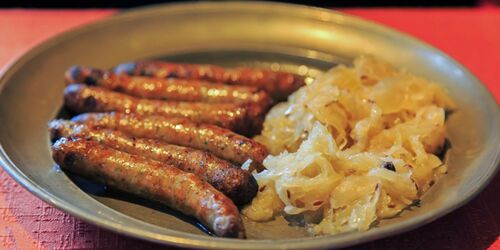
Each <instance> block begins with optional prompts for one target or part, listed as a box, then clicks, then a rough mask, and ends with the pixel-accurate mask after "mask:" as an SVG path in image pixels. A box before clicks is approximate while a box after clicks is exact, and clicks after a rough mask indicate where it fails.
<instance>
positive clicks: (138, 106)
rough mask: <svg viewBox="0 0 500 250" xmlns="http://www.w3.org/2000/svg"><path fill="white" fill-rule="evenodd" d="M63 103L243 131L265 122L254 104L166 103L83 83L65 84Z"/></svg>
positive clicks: (249, 131) (76, 108)
mask: <svg viewBox="0 0 500 250" xmlns="http://www.w3.org/2000/svg"><path fill="white" fill-rule="evenodd" d="M64 105H65V106H66V107H67V108H68V109H70V110H72V111H74V112H76V113H84V112H109V111H118V112H123V113H137V114H141V115H144V114H155V115H162V116H169V117H186V118H189V119H190V120H192V121H194V122H203V123H210V124H215V125H218V126H220V127H224V128H228V129H230V130H233V131H236V132H239V133H242V134H252V132H253V131H259V130H260V127H261V126H262V121H263V110H261V109H260V108H259V107H258V106H255V105H250V104H244V105H241V104H232V103H194V102H165V101H160V100H149V99H141V98H136V97H132V96H129V95H125V94H120V93H117V92H113V91H111V90H107V89H104V88H100V87H91V86H86V85H83V84H71V85H68V86H67V87H66V89H65V91H64Z"/></svg>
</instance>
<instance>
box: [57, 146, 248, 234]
mask: <svg viewBox="0 0 500 250" xmlns="http://www.w3.org/2000/svg"><path fill="white" fill-rule="evenodd" d="M52 158H53V159H54V161H55V162H56V163H57V164H58V165H59V166H60V167H61V168H62V169H64V170H66V171H69V172H72V173H75V174H77V175H80V176H82V177H85V178H89V179H92V180H94V181H96V182H99V183H103V184H105V185H108V186H110V187H113V188H116V189H118V190H122V191H125V192H129V193H133V194H136V195H139V196H141V197H144V198H147V199H152V200H156V201H159V202H161V203H163V204H165V205H167V206H169V207H171V208H173V209H176V210H178V211H180V212H182V213H184V214H186V215H189V216H193V217H196V218H197V219H198V220H199V221H200V222H201V223H203V224H204V225H206V226H207V227H208V228H210V229H211V230H212V231H213V232H214V233H215V234H216V235H217V236H221V237H233V238H245V229H244V226H243V222H242V220H241V217H240V215H239V212H238V208H237V207H236V206H235V205H234V204H233V202H232V201H231V200H230V199H229V198H227V197H226V196H225V195H224V194H222V193H221V192H219V191H217V190H216V189H215V188H213V187H212V186H210V184H208V183H206V182H204V181H202V180H200V179H199V178H198V177H196V176H195V175H194V174H191V173H186V172H183V171H182V170H180V169H178V168H175V167H173V166H170V165H168V164H164V163H161V162H159V161H155V160H151V159H147V158H144V157H141V156H137V155H131V154H128V153H124V152H121V151H118V150H115V149H112V148H108V147H105V146H103V145H101V144H99V143H98V142H94V141H86V140H82V139H76V140H70V139H67V138H62V139H60V140H58V141H57V142H55V144H54V145H53V146H52Z"/></svg>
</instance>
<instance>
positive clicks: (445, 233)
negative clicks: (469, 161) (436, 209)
mask: <svg viewBox="0 0 500 250" xmlns="http://www.w3.org/2000/svg"><path fill="white" fill-rule="evenodd" d="M344 11H346V12H348V13H350V14H354V15H358V16H361V17H365V18H368V19H371V20H375V21H377V22H380V23H383V24H386V25H389V26H392V27H394V28H396V29H399V30H402V31H405V32H407V33H410V34H412V35H414V36H416V37H418V38H420V39H422V40H424V41H426V42H428V43H430V44H432V45H434V46H436V47H438V48H439V49H441V50H443V51H445V52H446V53H448V54H449V55H451V56H452V57H454V58H455V59H457V60H458V61H459V62H461V63H462V64H464V65H465V66H466V67H467V68H469V69H470V70H471V71H472V72H473V73H474V74H476V75H477V76H478V77H479V78H480V79H481V80H482V81H483V82H484V83H485V84H486V85H487V87H488V88H489V89H490V91H491V92H492V93H493V95H494V96H495V98H496V100H497V102H500V83H499V81H500V75H499V74H498V73H499V72H500V67H499V64H500V8H495V7H481V8H477V9H467V8H466V9H348V10H344ZM113 12H114V11H110V10H62V11H52V10H0V68H3V67H4V66H5V65H6V64H7V63H8V62H9V61H10V60H13V58H15V57H17V56H19V55H20V54H22V53H23V52H24V51H26V50H27V49H29V48H30V47H32V46H33V45H35V44H37V43H39V42H41V41H43V40H45V39H46V38H48V37H51V36H53V35H55V34H57V33H60V32H61V31H64V30H68V29H70V28H73V27H76V26H79V25H82V24H84V23H88V22H91V21H94V20H97V19H101V18H104V17H106V16H109V15H111V14H112V13H113ZM0 124H1V122H0ZM499 194H500V175H497V176H496V178H495V179H494V180H493V182H492V183H491V184H490V185H489V186H488V187H487V188H486V189H485V190H484V191H483V192H482V193H481V194H480V195H479V196H478V197H476V198H475V199H474V200H472V201H471V202H470V203H469V204H467V205H465V206H464V207H462V208H460V209H458V210H456V211H454V212H452V213H451V214H449V215H447V216H445V217H443V218H441V219H439V220H437V221H435V222H433V223H431V224H429V225H426V226H424V227H421V228H419V229H417V230H414V231H411V232H408V233H405V234H402V235H399V236H395V237H391V238H387V239H383V240H379V241H375V242H371V243H368V244H364V245H361V246H358V247H356V248H359V249H398V250H399V249H487V248H489V249H500V237H499V235H500V198H499V197H498V195H499ZM89 248H99V249H136V248H141V249H142V248H144V249H146V248H148V249H149V248H160V246H158V245H155V244H152V243H148V242H144V241H141V240H136V239H132V238H128V237H125V236H121V235H118V234H115V233H112V232H109V231H106V230H103V229H100V228H97V227H95V226H92V225H89V224H87V223H85V222H82V221H80V220H78V219H76V218H74V217H73V216H70V215H67V214H65V213H63V212H61V211H59V210H57V209H54V208H53V207H51V206H49V205H47V204H45V203H44V202H42V201H41V200H39V199H38V198H36V197H34V196H33V195H31V194H30V193H29V192H28V191H26V190H24V189H23V188H22V187H20V186H19V185H18V184H17V183H16V182H14V181H13V180H12V179H11V178H10V177H9V176H8V175H7V174H6V173H5V172H4V171H3V170H0V249H89Z"/></svg>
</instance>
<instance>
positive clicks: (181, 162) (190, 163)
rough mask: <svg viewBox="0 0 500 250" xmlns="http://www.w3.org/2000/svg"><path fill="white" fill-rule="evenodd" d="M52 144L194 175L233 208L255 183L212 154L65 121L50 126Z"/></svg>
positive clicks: (254, 189) (244, 200)
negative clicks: (89, 146) (64, 142)
mask: <svg viewBox="0 0 500 250" xmlns="http://www.w3.org/2000/svg"><path fill="white" fill-rule="evenodd" d="M49 130H50V133H51V140H52V141H56V140H58V139H60V138H61V137H66V138H82V139H85V140H89V141H96V142H99V143H101V144H102V145H104V146H107V147H110V148H113V149H116V150H120V151H123V152H126V153H130V154H134V155H141V156H144V157H147V158H151V159H153V160H157V161H159V162H162V163H165V164H168V165H171V166H174V167H177V168H179V169H181V170H183V171H185V172H190V173H193V174H195V175H196V176H197V177H199V178H200V179H202V180H204V181H207V182H208V183H210V184H211V185H212V186H213V187H214V188H215V189H217V190H219V191H221V192H222V193H224V194H225V195H226V196H227V197H229V198H230V199H231V200H232V201H233V202H234V203H235V204H236V205H243V204H246V203H248V202H250V201H251V200H252V198H253V197H254V196H255V194H256V193H257V182H256V181H255V179H254V178H253V176H252V175H251V174H250V172H248V171H245V170H243V169H240V168H239V167H236V166H234V165H232V164H230V163H229V162H227V161H225V160H222V159H220V158H218V157H216V156H214V155H212V154H211V153H208V152H206V151H201V150H197V149H193V148H187V147H182V146H177V145H173V144H167V143H165V142H162V141H159V140H154V139H144V138H136V137H133V136H129V135H127V134H125V133H123V132H120V131H116V130H110V129H102V128H91V127H89V126H86V125H85V124H77V123H74V122H70V121H67V120H54V121H52V122H51V123H49Z"/></svg>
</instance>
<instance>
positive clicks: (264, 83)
mask: <svg viewBox="0 0 500 250" xmlns="http://www.w3.org/2000/svg"><path fill="white" fill-rule="evenodd" d="M114 72H115V73H117V74H128V75H141V76H151V77H157V78H181V79H193V80H204V81H211V82H220V83H226V84H231V85H246V86H254V87H258V88H261V89H264V90H266V91H267V92H269V93H270V94H271V96H273V98H274V99H275V100H276V101H283V100H286V98H287V97H288V96H289V95H290V94H291V93H292V92H294V91H295V90H297V89H298V88H300V87H301V86H303V85H304V78H303V77H301V76H299V75H296V74H292V73H288V72H282V71H271V70H264V69H250V68H234V69H225V68H222V67H218V66H214V65H196V64H178V63H170V62H162V61H137V62H128V63H123V64H120V65H118V66H116V67H115V68H114Z"/></svg>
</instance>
